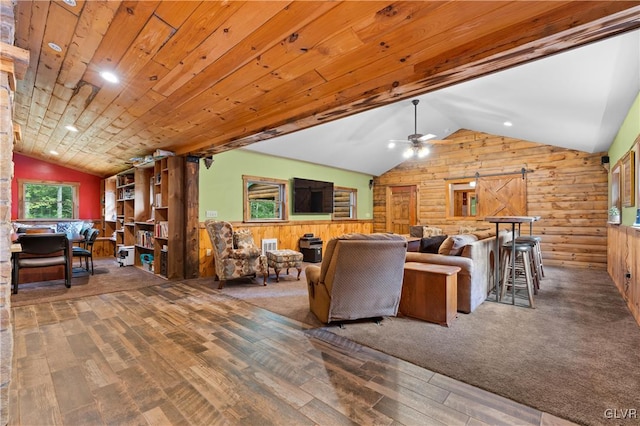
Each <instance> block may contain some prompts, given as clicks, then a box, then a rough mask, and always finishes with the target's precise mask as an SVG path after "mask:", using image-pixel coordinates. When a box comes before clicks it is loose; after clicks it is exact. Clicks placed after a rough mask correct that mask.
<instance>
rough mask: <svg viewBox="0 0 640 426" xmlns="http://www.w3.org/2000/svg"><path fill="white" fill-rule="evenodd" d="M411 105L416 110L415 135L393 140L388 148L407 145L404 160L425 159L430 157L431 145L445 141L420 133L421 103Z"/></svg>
mask: <svg viewBox="0 0 640 426" xmlns="http://www.w3.org/2000/svg"><path fill="white" fill-rule="evenodd" d="M411 103H412V104H413V110H414V112H413V114H414V127H413V134H412V135H409V136H407V139H403V140H394V139H392V140H390V141H389V145H387V146H388V147H389V149H393V148H395V147H396V144H398V143H403V144H407V145H408V147H407V149H406V150H405V151H404V152H403V153H402V155H403V157H404V158H410V157H418V158H424V157H426V156H427V155H429V144H432V143H436V142H444V141H441V140H435V139H433V138H435V137H436V135H434V134H432V133H427V134H426V135H423V134H421V133H418V103H420V100H419V99H414V100H412V101H411Z"/></svg>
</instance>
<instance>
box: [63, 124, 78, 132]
mask: <svg viewBox="0 0 640 426" xmlns="http://www.w3.org/2000/svg"><path fill="white" fill-rule="evenodd" d="M64 128H65V129H67V130H68V131H70V132H77V131H78V129H77V128H76V126H72V125H71V124H68V125H66V126H64Z"/></svg>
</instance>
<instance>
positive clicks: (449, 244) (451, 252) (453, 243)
mask: <svg viewBox="0 0 640 426" xmlns="http://www.w3.org/2000/svg"><path fill="white" fill-rule="evenodd" d="M474 241H478V237H476V236H475V235H473V234H461V235H451V236H449V237H447V239H446V240H444V241H443V243H442V244H441V245H440V248H439V249H438V254H444V255H448V256H459V255H460V254H462V249H464V246H466V245H467V244H469V243H472V242H474Z"/></svg>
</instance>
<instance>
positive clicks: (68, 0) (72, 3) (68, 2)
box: [62, 0, 77, 7]
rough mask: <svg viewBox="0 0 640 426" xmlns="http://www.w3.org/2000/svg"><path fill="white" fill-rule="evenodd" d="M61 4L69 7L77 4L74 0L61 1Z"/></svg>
mask: <svg viewBox="0 0 640 426" xmlns="http://www.w3.org/2000/svg"><path fill="white" fill-rule="evenodd" d="M62 1H63V2H65V3H66V4H68V5H69V6H71V7H76V5H77V3H76V0H62Z"/></svg>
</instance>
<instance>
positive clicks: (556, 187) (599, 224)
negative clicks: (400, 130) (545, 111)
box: [373, 130, 608, 269]
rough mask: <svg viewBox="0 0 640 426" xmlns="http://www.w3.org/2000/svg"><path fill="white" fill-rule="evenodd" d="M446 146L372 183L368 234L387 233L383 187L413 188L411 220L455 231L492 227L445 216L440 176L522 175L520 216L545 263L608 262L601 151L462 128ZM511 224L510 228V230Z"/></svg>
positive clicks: (604, 172)
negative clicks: (527, 218) (528, 222)
mask: <svg viewBox="0 0 640 426" xmlns="http://www.w3.org/2000/svg"><path fill="white" fill-rule="evenodd" d="M447 139H450V140H451V143H446V144H436V145H433V146H432V147H431V153H430V154H429V156H428V157H427V158H426V159H423V160H415V161H405V162H404V163H402V164H400V165H399V166H397V167H396V168H394V169H392V170H390V171H389V172H387V173H385V174H383V175H382V176H379V177H378V178H376V179H375V182H374V194H373V197H374V199H373V218H374V225H373V229H374V232H384V231H386V219H387V218H386V191H387V187H389V186H393V185H416V186H417V188H418V224H422V225H430V226H435V227H440V228H442V229H443V230H444V232H445V233H447V234H456V233H458V230H459V228H460V227H461V226H474V227H477V228H491V229H494V228H495V225H493V224H491V223H488V222H484V221H483V220H482V218H479V220H473V219H472V220H463V219H446V212H445V192H446V191H445V188H446V181H445V179H450V178H455V177H462V176H474V175H475V173H476V172H478V173H480V174H481V175H488V174H493V173H510V172H514V171H518V170H521V169H522V168H523V167H524V168H526V169H528V170H532V171H533V172H532V173H528V174H527V177H526V178H527V187H526V191H527V194H526V195H527V214H528V215H531V216H541V218H542V219H541V220H540V221H539V222H536V223H535V224H534V225H533V232H534V234H535V235H540V236H541V237H542V246H541V247H542V251H543V258H544V262H545V264H549V265H566V266H576V267H585V268H598V269H606V267H607V203H608V202H607V195H608V191H607V188H608V181H607V176H608V174H607V170H606V169H605V168H604V167H603V166H602V165H601V157H602V155H604V154H605V153H595V154H589V153H586V152H580V151H574V150H569V149H562V148H558V147H553V146H548V145H542V144H537V143H532V142H527V141H523V140H519V139H511V138H506V137H500V136H494V135H490V134H486V133H479V132H472V131H467V130H461V131H458V132H456V133H455V134H453V135H451V136H449V137H448V138H447ZM509 229H510V228H509Z"/></svg>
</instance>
